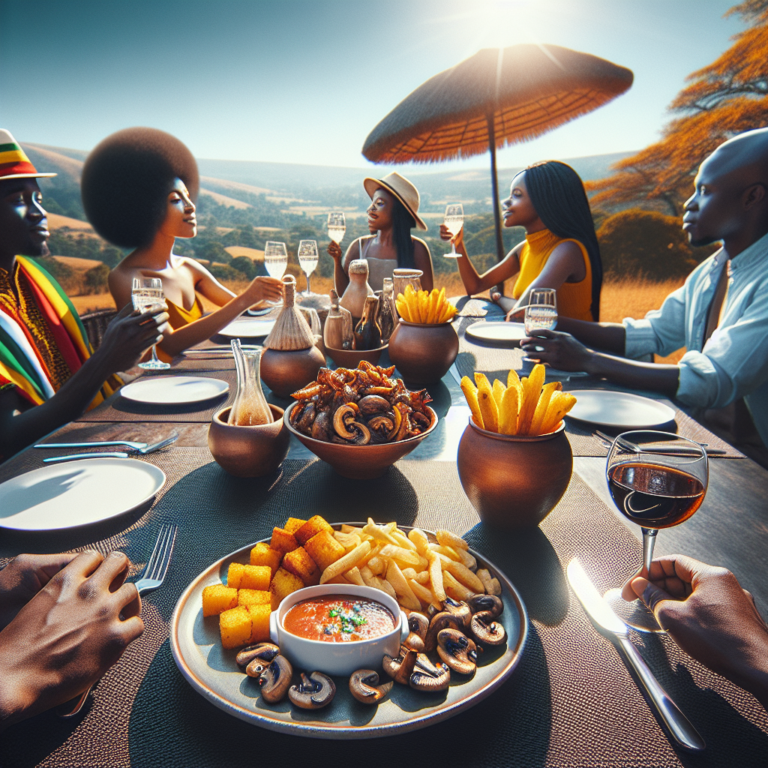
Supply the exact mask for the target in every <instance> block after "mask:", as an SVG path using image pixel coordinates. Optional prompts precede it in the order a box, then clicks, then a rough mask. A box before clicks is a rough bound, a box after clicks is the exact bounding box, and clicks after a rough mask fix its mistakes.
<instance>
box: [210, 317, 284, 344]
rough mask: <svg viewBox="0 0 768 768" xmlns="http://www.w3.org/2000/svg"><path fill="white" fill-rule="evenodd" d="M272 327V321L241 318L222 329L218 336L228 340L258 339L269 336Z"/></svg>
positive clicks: (261, 318)
mask: <svg viewBox="0 0 768 768" xmlns="http://www.w3.org/2000/svg"><path fill="white" fill-rule="evenodd" d="M274 327H275V321H274V320H268V319H266V318H264V317H241V318H238V319H237V320H234V321H233V322H231V323H230V324H229V325H227V326H226V327H224V328H222V329H221V330H220V331H219V333H218V335H219V336H226V337H227V338H228V339H259V338H261V337H262V336H269V334H270V332H271V330H272V329H273V328H274Z"/></svg>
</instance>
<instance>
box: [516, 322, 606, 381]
mask: <svg viewBox="0 0 768 768" xmlns="http://www.w3.org/2000/svg"><path fill="white" fill-rule="evenodd" d="M520 347H521V348H522V350H523V351H524V352H525V353H526V354H528V355H529V356H530V357H531V358H535V359H537V360H539V361H540V362H542V363H549V364H550V365H551V366H552V367H553V368H557V369H559V370H561V371H587V373H589V368H590V363H591V361H592V351H591V350H590V349H588V348H587V347H585V346H584V345H583V344H582V343H581V342H580V341H577V340H576V339H574V338H573V336H571V334H570V333H562V332H559V331H548V330H546V329H544V328H542V329H540V330H537V331H536V335H535V336H526V337H525V338H524V339H521V340H520Z"/></svg>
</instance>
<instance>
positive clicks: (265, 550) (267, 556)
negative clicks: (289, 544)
mask: <svg viewBox="0 0 768 768" xmlns="http://www.w3.org/2000/svg"><path fill="white" fill-rule="evenodd" d="M282 559H283V556H282V554H281V553H280V552H278V551H277V550H276V549H272V547H270V546H269V544H265V543H264V542H263V541H260V542H259V543H258V544H256V546H254V548H253V549H252V550H251V565H268V566H269V567H270V569H271V570H272V575H273V576H274V575H275V571H277V569H278V568H279V567H280V561H281V560H282Z"/></svg>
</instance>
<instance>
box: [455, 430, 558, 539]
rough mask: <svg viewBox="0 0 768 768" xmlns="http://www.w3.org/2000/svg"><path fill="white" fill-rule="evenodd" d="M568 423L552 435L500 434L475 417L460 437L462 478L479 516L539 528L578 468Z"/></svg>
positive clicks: (497, 523) (507, 525)
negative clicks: (566, 428)
mask: <svg viewBox="0 0 768 768" xmlns="http://www.w3.org/2000/svg"><path fill="white" fill-rule="evenodd" d="M564 429H565V426H564V425H563V424H561V425H560V427H559V428H558V429H557V430H555V431H554V432H551V433H549V434H547V435H540V436H537V437H526V436H522V435H521V436H518V435H500V434H497V433H496V432H489V431H488V430H485V429H480V427H478V426H477V425H476V424H475V422H474V421H473V419H472V417H471V416H470V418H469V425H468V426H467V428H466V429H465V430H464V434H463V435H462V436H461V440H460V441H459V452H458V459H457V461H458V465H459V479H460V480H461V485H462V487H463V488H464V493H466V494H467V498H468V499H469V500H470V502H471V503H472V506H473V507H474V508H475V509H476V510H477V513H478V514H479V515H480V519H481V520H482V521H483V522H484V523H487V524H488V525H490V526H493V527H495V528H500V529H504V530H507V531H516V530H522V529H526V528H535V527H536V526H537V525H539V523H541V521H542V520H543V519H544V518H545V517H546V516H547V515H548V514H549V513H550V512H551V511H552V510H553V509H554V508H555V506H556V505H557V503H558V502H559V501H560V499H561V498H562V496H563V494H564V493H565V489H566V488H567V487H568V483H569V482H570V480H571V474H572V472H573V454H572V453H571V444H570V443H569V442H568V438H567V437H566V436H565V432H564Z"/></svg>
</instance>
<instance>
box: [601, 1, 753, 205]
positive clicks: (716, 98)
mask: <svg viewBox="0 0 768 768" xmlns="http://www.w3.org/2000/svg"><path fill="white" fill-rule="evenodd" d="M726 15H727V16H732V15H738V16H740V17H741V18H742V19H743V20H744V22H746V24H748V25H749V27H748V28H747V29H746V30H744V31H743V32H740V33H739V34H738V35H735V36H734V38H733V39H734V43H733V45H732V46H731V47H730V48H729V49H728V50H727V51H726V52H725V53H723V54H722V56H720V57H719V58H718V59H717V60H716V61H714V62H713V63H712V64H710V65H709V66H707V67H704V68H703V69H700V70H698V71H696V72H693V73H692V74H691V75H689V76H688V81H689V82H690V85H688V86H687V87H686V88H684V89H683V90H682V91H681V92H680V93H679V94H678V96H677V97H676V98H675V100H674V101H673V102H672V104H671V105H670V111H671V112H672V113H673V114H674V115H676V117H675V118H674V119H673V120H672V121H671V122H670V123H669V124H668V125H667V126H666V127H665V129H664V131H663V135H662V139H661V141H659V142H657V143H656V144H652V145H651V146H649V147H646V148H645V149H643V150H642V151H640V152H638V153H637V154H635V155H633V156H631V157H628V158H625V159H624V160H621V161H620V162H618V163H616V164H615V165H614V166H613V168H614V169H615V173H614V174H613V175H611V176H609V177H607V178H605V179H602V180H600V181H597V182H590V183H588V184H587V189H588V190H589V191H590V192H594V193H595V194H594V195H593V196H592V198H591V200H592V204H593V205H601V204H602V205H607V206H626V205H640V206H644V207H651V208H656V209H659V210H663V211H665V212H666V213H669V214H671V215H672V216H680V215H681V213H682V208H683V203H684V202H685V200H686V199H687V198H688V197H689V196H690V195H691V193H692V182H693V177H694V175H695V172H696V168H697V167H698V165H699V164H700V163H701V161H702V160H703V159H704V158H705V157H706V156H707V155H708V154H710V153H711V152H712V151H713V150H714V149H715V148H716V147H717V146H718V145H719V144H721V143H722V142H723V141H725V140H726V139H729V138H731V137H733V136H734V135H735V134H737V133H741V132H742V131H747V130H751V129H754V128H762V127H764V126H766V125H768V98H767V97H768V55H766V53H767V52H768V0H745V2H742V3H739V4H738V5H735V6H733V7H732V8H731V9H730V10H729V11H728V12H727V14H726Z"/></svg>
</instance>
